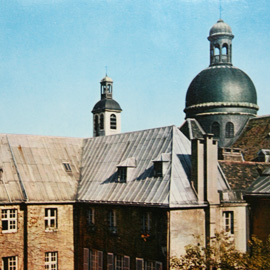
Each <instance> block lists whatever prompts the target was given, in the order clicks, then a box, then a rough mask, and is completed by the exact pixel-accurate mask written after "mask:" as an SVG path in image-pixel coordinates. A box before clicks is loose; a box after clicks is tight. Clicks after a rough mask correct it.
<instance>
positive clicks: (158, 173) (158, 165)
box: [154, 161, 163, 177]
mask: <svg viewBox="0 0 270 270" xmlns="http://www.w3.org/2000/svg"><path fill="white" fill-rule="evenodd" d="M154 175H155V177H159V176H163V173H162V161H156V162H154Z"/></svg>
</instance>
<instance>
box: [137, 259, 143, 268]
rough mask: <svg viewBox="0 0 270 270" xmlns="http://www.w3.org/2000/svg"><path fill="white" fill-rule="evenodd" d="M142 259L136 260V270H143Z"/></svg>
mask: <svg viewBox="0 0 270 270" xmlns="http://www.w3.org/2000/svg"><path fill="white" fill-rule="evenodd" d="M143 262H144V261H143V259H142V258H136V270H144V267H143V265H144V263H143Z"/></svg>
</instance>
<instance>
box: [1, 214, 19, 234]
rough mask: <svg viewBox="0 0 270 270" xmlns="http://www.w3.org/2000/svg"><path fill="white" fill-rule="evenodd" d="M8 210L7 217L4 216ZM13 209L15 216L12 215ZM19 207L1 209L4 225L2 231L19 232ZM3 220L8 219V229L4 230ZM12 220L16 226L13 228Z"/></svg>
mask: <svg viewBox="0 0 270 270" xmlns="http://www.w3.org/2000/svg"><path fill="white" fill-rule="evenodd" d="M5 211H6V215H7V217H3V215H4V212H5ZM11 211H12V212H13V211H14V214H15V216H14V217H10V216H11ZM17 212H18V211H17V209H2V211H1V225H2V233H13V232H17V229H18V228H17V224H18V222H17V217H18V214H17ZM3 221H7V227H8V228H7V230H3ZM12 222H14V225H15V228H11V227H12V224H11V223H12Z"/></svg>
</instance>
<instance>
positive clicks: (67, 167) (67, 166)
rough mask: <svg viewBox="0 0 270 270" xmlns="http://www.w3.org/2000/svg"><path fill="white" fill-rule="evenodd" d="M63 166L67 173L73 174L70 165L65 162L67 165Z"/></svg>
mask: <svg viewBox="0 0 270 270" xmlns="http://www.w3.org/2000/svg"><path fill="white" fill-rule="evenodd" d="M63 165H64V168H65V170H66V172H71V167H70V164H69V163H67V162H65V163H63Z"/></svg>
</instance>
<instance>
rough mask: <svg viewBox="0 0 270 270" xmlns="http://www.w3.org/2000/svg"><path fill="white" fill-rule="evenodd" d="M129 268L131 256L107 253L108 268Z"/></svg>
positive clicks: (120, 269)
mask: <svg viewBox="0 0 270 270" xmlns="http://www.w3.org/2000/svg"><path fill="white" fill-rule="evenodd" d="M113 269H114V270H129V269H130V257H129V256H123V255H115V256H114V254H113V253H108V254H107V270H113Z"/></svg>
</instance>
